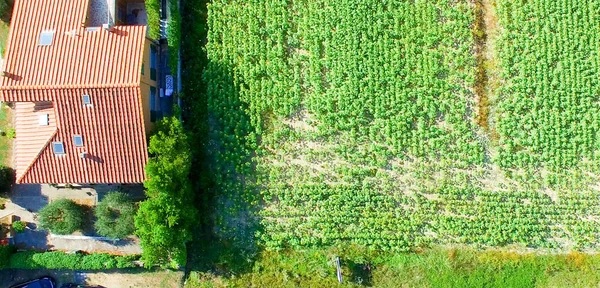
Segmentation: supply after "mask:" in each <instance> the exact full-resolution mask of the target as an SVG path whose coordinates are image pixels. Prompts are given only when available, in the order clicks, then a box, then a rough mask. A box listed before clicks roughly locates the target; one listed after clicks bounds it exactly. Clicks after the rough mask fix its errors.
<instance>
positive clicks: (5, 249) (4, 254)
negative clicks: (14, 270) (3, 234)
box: [0, 246, 16, 269]
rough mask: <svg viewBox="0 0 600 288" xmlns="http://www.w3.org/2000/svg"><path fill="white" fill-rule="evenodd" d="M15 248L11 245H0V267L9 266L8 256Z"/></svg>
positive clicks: (9, 256)
mask: <svg viewBox="0 0 600 288" xmlns="http://www.w3.org/2000/svg"><path fill="white" fill-rule="evenodd" d="M15 250H16V249H15V247H13V246H0V269H4V268H8V267H9V264H10V258H11V256H12V255H13V253H14V252H15Z"/></svg>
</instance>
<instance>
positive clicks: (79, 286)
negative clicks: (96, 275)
mask: <svg viewBox="0 0 600 288" xmlns="http://www.w3.org/2000/svg"><path fill="white" fill-rule="evenodd" d="M60 288H104V287H102V286H87V285H82V284H73V283H67V284H63V285H62V286H60Z"/></svg>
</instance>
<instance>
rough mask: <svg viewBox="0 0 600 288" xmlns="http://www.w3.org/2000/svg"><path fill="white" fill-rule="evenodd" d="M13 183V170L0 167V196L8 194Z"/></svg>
mask: <svg viewBox="0 0 600 288" xmlns="http://www.w3.org/2000/svg"><path fill="white" fill-rule="evenodd" d="M14 183H15V170H14V169H12V168H10V167H6V166H4V165H0V194H3V195H4V194H6V193H8V192H10V187H11V186H12V185H13V184H14Z"/></svg>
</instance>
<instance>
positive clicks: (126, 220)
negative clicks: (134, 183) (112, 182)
mask: <svg viewBox="0 0 600 288" xmlns="http://www.w3.org/2000/svg"><path fill="white" fill-rule="evenodd" d="M94 211H95V213H96V218H98V220H96V223H95V225H94V226H95V227H96V231H97V232H98V234H100V235H102V236H106V237H110V238H125V237H127V236H129V235H131V234H133V232H134V231H135V226H134V223H133V222H134V221H133V218H134V217H135V212H136V209H135V204H134V203H133V202H132V201H131V199H129V197H128V196H127V195H126V194H125V193H121V192H110V193H108V194H107V195H106V196H104V198H103V199H102V201H100V203H98V206H96V209H95V210H94Z"/></svg>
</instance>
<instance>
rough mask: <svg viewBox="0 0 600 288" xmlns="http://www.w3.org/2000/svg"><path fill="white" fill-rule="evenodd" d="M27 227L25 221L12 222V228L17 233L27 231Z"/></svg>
mask: <svg viewBox="0 0 600 288" xmlns="http://www.w3.org/2000/svg"><path fill="white" fill-rule="evenodd" d="M26 227H27V224H25V222H23V221H15V222H13V223H12V228H13V230H15V232H17V233H21V232H23V231H25V228H26Z"/></svg>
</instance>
